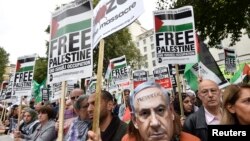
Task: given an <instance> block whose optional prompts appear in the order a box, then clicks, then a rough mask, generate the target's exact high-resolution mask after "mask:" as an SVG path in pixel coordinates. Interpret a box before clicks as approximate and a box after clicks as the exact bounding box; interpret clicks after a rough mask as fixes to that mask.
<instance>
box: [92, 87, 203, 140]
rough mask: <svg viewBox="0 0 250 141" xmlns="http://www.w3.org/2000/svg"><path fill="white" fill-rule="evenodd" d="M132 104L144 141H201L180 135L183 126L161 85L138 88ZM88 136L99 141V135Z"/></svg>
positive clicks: (136, 123) (193, 137)
mask: <svg viewBox="0 0 250 141" xmlns="http://www.w3.org/2000/svg"><path fill="white" fill-rule="evenodd" d="M130 104H131V109H132V121H133V124H134V126H135V128H136V129H137V130H138V131H139V134H140V138H141V139H142V141H175V140H178V139H179V138H180V139H181V141H185V140H186V141H197V140H198V141H199V138H197V137H195V136H193V135H191V134H188V133H184V132H181V133H180V129H181V125H180V124H178V125H177V124H175V123H176V121H175V118H176V117H175V112H174V110H173V107H172V106H171V104H170V98H169V95H168V92H167V91H166V90H165V89H164V88H162V87H161V86H160V85H159V84H156V83H155V82H144V83H142V84H140V85H139V86H137V87H136V89H135V90H134V93H133V94H132V95H131V96H130ZM177 121H179V119H178V120H177ZM88 135H89V140H88V141H99V140H98V139H99V136H98V134H95V133H93V132H92V131H89V132H88ZM183 136H185V138H184V137H183ZM129 141H132V140H129Z"/></svg>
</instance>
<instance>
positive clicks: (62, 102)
mask: <svg viewBox="0 0 250 141" xmlns="http://www.w3.org/2000/svg"><path fill="white" fill-rule="evenodd" d="M65 93H66V81H63V82H62V95H61V98H60V109H59V129H58V138H57V141H63V125H64V110H65Z"/></svg>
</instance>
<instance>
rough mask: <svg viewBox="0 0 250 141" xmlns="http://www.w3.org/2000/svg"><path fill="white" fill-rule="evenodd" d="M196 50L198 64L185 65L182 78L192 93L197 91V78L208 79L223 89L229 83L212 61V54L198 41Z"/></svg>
mask: <svg viewBox="0 0 250 141" xmlns="http://www.w3.org/2000/svg"><path fill="white" fill-rule="evenodd" d="M197 41H198V43H197V44H196V45H197V48H198V53H199V58H200V60H199V62H198V63H195V64H187V65H186V67H185V72H184V77H185V78H186V80H187V83H188V85H189V86H190V88H191V89H192V90H193V91H196V90H198V81H197V80H198V76H201V77H202V78H203V79H210V80H213V81H214V82H216V83H217V84H218V85H219V87H220V88H223V87H225V86H226V85H228V84H229V83H228V82H227V80H226V79H225V78H224V76H223V74H222V72H221V70H220V68H219V66H218V65H217V63H216V61H215V60H214V58H213V56H212V54H211V53H210V51H209V49H208V48H207V46H206V44H205V43H203V42H202V41H200V40H198V39H197Z"/></svg>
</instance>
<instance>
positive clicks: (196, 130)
mask: <svg viewBox="0 0 250 141" xmlns="http://www.w3.org/2000/svg"><path fill="white" fill-rule="evenodd" d="M183 131H185V132H188V133H191V134H192V135H195V136H197V137H199V138H200V139H201V141H207V140H208V139H207V138H208V127H207V123H206V117H205V110H204V107H203V106H201V107H200V108H199V110H198V111H197V112H195V113H193V114H191V115H189V116H188V117H187V119H186V120H185V122H184V125H183Z"/></svg>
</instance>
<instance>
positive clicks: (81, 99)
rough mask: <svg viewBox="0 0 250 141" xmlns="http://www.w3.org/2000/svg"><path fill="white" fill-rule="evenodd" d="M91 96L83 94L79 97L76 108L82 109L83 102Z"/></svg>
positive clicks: (75, 104)
mask: <svg viewBox="0 0 250 141" xmlns="http://www.w3.org/2000/svg"><path fill="white" fill-rule="evenodd" d="M88 98H89V96H88V95H81V96H79V97H78V98H77V100H76V102H75V103H74V108H75V109H77V110H80V109H81V103H82V102H83V101H84V100H86V99H87V100H88Z"/></svg>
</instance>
